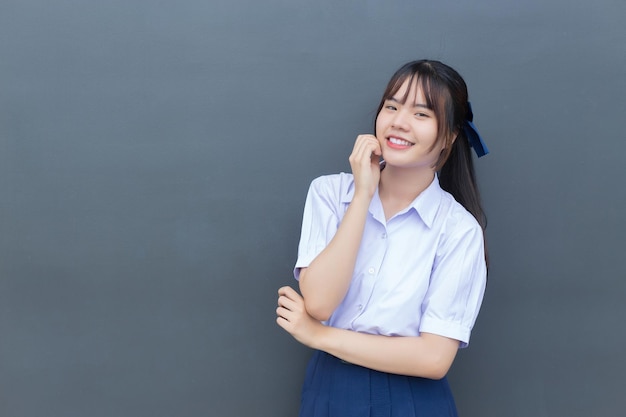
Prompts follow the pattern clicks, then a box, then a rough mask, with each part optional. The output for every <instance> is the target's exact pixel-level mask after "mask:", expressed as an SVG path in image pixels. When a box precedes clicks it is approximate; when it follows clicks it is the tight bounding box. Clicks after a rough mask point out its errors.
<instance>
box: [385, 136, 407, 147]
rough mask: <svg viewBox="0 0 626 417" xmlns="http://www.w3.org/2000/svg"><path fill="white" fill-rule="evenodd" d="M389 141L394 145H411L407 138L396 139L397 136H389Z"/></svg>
mask: <svg viewBox="0 0 626 417" xmlns="http://www.w3.org/2000/svg"><path fill="white" fill-rule="evenodd" d="M389 142H391V143H393V144H394V145H401V146H411V145H413V144H412V143H411V142H409V141H408V140H404V139H398V138H393V137H392V138H389Z"/></svg>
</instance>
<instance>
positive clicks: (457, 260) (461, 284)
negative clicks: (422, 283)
mask: <svg viewBox="0 0 626 417" xmlns="http://www.w3.org/2000/svg"><path fill="white" fill-rule="evenodd" d="M472 220H474V219H473V218H472ZM462 223H463V224H461V225H459V224H457V225H455V227H454V233H453V234H451V235H450V236H448V237H447V238H446V239H445V240H444V242H443V243H442V245H441V247H440V248H439V250H438V252H437V258H436V260H435V264H434V265H433V272H432V274H431V282H430V286H429V288H428V292H427V294H426V297H425V299H424V302H423V304H422V310H423V311H422V321H421V324H420V332H426V333H433V334H437V335H440V336H445V337H449V338H451V339H456V340H459V341H460V342H461V344H460V347H462V348H463V347H466V346H467V345H468V344H469V339H470V333H471V330H472V327H473V326H474V323H475V321H476V318H477V316H478V312H479V310H480V305H481V303H482V300H483V295H484V292H485V286H486V281H487V266H486V262H485V247H484V240H483V231H482V229H481V227H480V226H479V225H478V223H477V222H475V221H473V222H467V221H465V222H462Z"/></svg>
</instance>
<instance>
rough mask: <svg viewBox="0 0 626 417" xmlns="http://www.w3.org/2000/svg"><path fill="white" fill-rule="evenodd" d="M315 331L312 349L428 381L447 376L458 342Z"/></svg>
mask: <svg viewBox="0 0 626 417" xmlns="http://www.w3.org/2000/svg"><path fill="white" fill-rule="evenodd" d="M318 330H319V331H318V332H317V335H316V337H315V338H314V339H313V341H312V342H311V347H313V348H315V349H319V350H323V351H325V352H328V353H330V354H331V355H333V356H336V357H338V358H340V359H343V360H344V361H346V362H350V363H352V364H355V365H360V366H365V367H367V368H370V369H375V370H378V371H382V372H389V373H394V374H401V375H410V376H419V377H423V378H430V379H441V378H443V377H444V376H445V375H446V374H447V372H448V370H449V368H450V366H451V365H452V362H453V361H454V358H455V356H456V352H457V350H458V346H459V342H458V341H457V340H454V339H449V338H446V337H443V336H438V335H433V334H427V333H423V334H422V335H421V336H414V337H390V336H381V335H371V334H365V333H359V332H355V331H351V330H344V329H338V328H334V327H329V326H323V328H318Z"/></svg>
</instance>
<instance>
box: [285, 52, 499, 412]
mask: <svg viewBox="0 0 626 417" xmlns="http://www.w3.org/2000/svg"><path fill="white" fill-rule="evenodd" d="M472 118H473V115H472V111H471V108H470V105H469V102H468V95H467V87H466V85H465V82H464V81H463V79H462V78H461V76H460V75H459V74H458V73H457V72H456V71H455V70H454V69H452V68H450V67H449V66H447V65H445V64H443V63H441V62H438V61H428V60H422V61H414V62H409V63H408V64H406V65H404V66H403V67H402V68H400V69H399V70H398V71H397V72H396V73H395V74H394V75H393V77H392V78H391V80H390V81H389V84H388V85H387V88H386V90H385V92H384V94H383V97H382V100H381V102H380V105H379V107H378V113H377V117H376V123H375V132H376V134H375V135H367V134H366V135H360V136H358V137H357V139H356V143H355V145H354V149H353V151H352V154H351V155H350V158H349V160H350V166H351V169H352V174H346V173H341V174H337V175H329V176H324V177H320V178H317V179H316V180H314V181H313V182H312V184H311V187H310V189H309V193H308V196H307V200H306V204H305V209H304V219H303V224H302V235H301V239H300V245H299V248H298V260H297V263H296V267H295V271H294V274H295V277H296V279H298V280H299V284H300V291H301V293H302V296H300V295H299V294H298V293H297V292H296V291H295V290H294V289H292V288H291V287H283V288H281V289H279V291H278V294H279V298H278V308H277V310H276V312H277V316H278V317H277V319H276V321H277V323H278V324H279V325H280V326H281V327H282V328H284V329H285V330H286V331H287V332H289V333H290V334H291V335H292V336H293V337H294V338H295V339H296V340H298V341H299V342H300V343H303V344H304V345H306V346H309V347H311V348H313V349H316V351H315V353H314V355H313V357H312V358H311V361H310V362H309V365H308V367H307V373H306V379H305V383H304V387H303V391H302V403H301V409H300V416H301V417H309V416H311V417H313V416H315V417H353V416H354V417H357V416H358V417H364V416H393V417H408V416H428V417H437V416H456V415H457V414H456V407H455V405H454V400H453V397H452V394H451V391H450V388H449V386H448V383H447V379H446V374H447V372H448V369H449V368H450V366H451V365H452V362H453V360H454V358H455V355H456V352H457V350H458V349H459V348H460V347H465V346H467V345H468V343H469V337H470V331H471V329H472V326H473V325H474V322H475V320H476V316H477V315H478V310H479V308H480V304H481V302H482V298H483V293H484V290H485V283H486V276H487V265H486V252H485V245H484V239H483V232H484V228H485V216H484V213H483V210H482V207H481V203H480V198H479V195H478V189H477V186H476V180H475V175H474V168H473V162H472V155H471V153H470V147H473V148H474V149H475V150H476V152H477V154H478V155H479V156H482V155H484V154H486V153H487V152H488V151H487V148H486V147H485V145H484V143H483V142H482V139H481V138H480V136H479V135H478V133H477V131H476V129H475V127H474V125H473V123H472Z"/></svg>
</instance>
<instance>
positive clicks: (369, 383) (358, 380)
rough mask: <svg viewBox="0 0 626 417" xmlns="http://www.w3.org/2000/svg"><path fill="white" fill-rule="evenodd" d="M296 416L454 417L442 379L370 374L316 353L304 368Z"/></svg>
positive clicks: (367, 371)
mask: <svg viewBox="0 0 626 417" xmlns="http://www.w3.org/2000/svg"><path fill="white" fill-rule="evenodd" d="M300 417H457V412H456V406H455V404H454V398H453V397H452V392H451V390H450V386H449V385H448V381H447V379H446V378H443V379H440V380H432V379H426V378H418V377H410V376H405V375H396V374H389V373H386V372H379V371H374V370H372V369H369V368H364V367H362V366H357V365H352V364H350V363H347V362H344V361H342V360H340V359H338V358H336V357H334V356H332V355H329V354H328V353H325V352H321V351H316V352H315V353H314V354H313V357H312V358H311V360H310V361H309V363H308V365H307V371H306V377H305V381H304V385H303V388H302V402H301V405H300Z"/></svg>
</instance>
